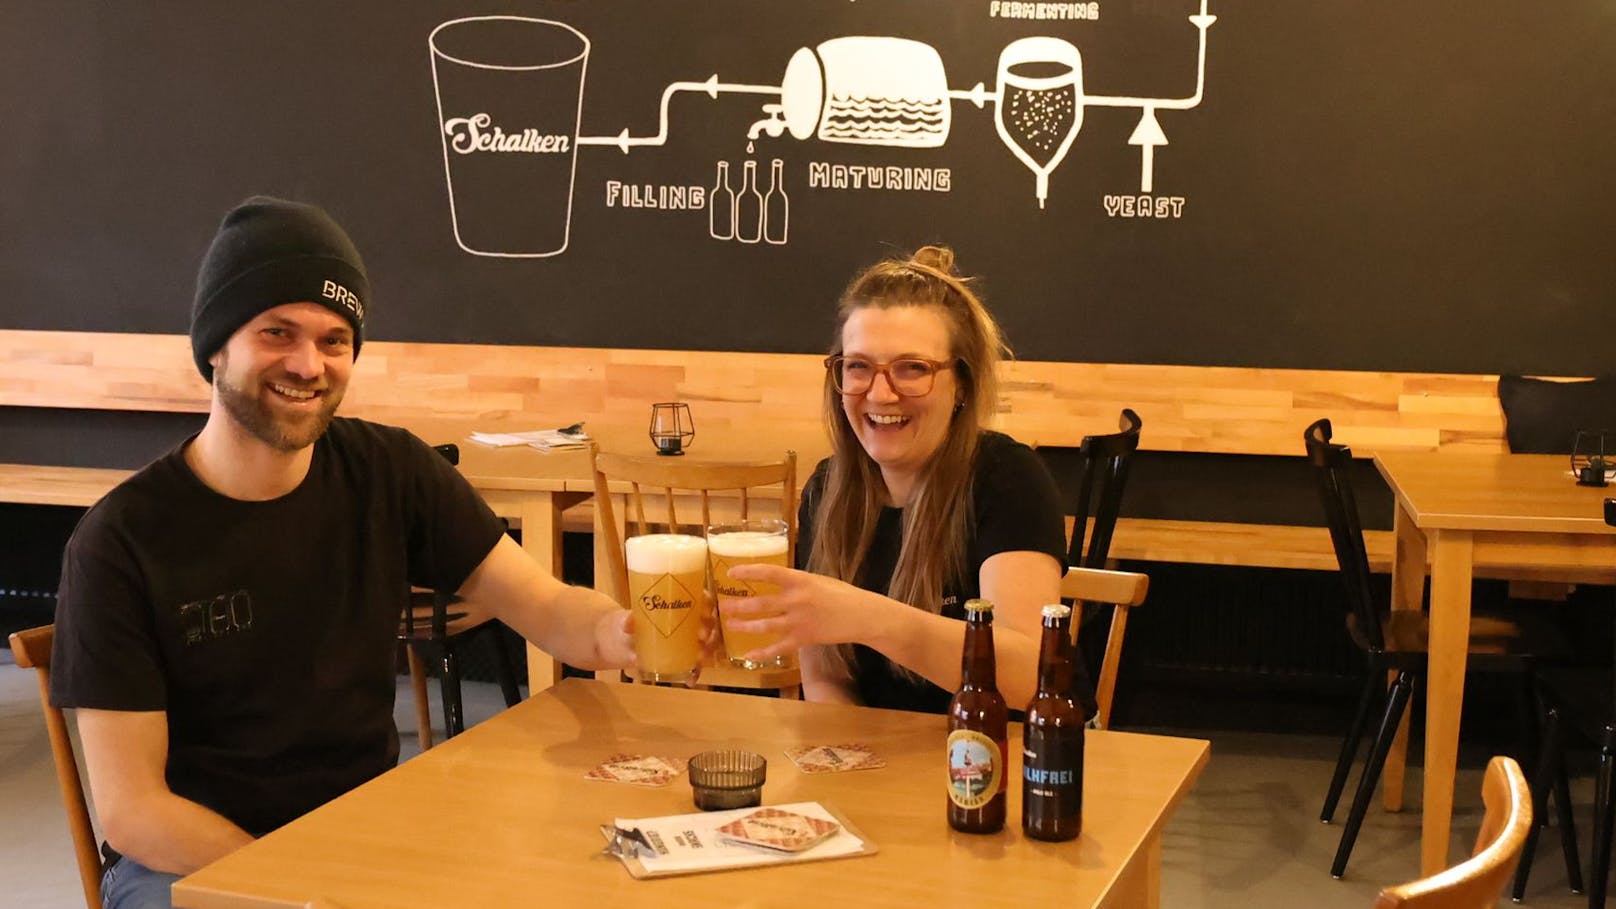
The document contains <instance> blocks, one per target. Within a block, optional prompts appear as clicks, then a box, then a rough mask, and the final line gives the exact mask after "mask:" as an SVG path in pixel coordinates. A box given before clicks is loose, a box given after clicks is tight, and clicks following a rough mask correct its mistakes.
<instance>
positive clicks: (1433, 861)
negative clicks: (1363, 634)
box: [1420, 530, 1475, 875]
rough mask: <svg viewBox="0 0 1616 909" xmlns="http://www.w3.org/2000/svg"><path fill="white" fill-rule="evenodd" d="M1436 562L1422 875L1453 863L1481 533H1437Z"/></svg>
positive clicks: (1427, 695)
mask: <svg viewBox="0 0 1616 909" xmlns="http://www.w3.org/2000/svg"><path fill="white" fill-rule="evenodd" d="M1434 537H1435V539H1434V541H1433V543H1434V545H1433V546H1432V550H1433V560H1432V563H1431V643H1430V656H1429V657H1428V660H1429V668H1428V669H1427V670H1426V686H1425V785H1424V787H1423V792H1424V796H1425V807H1424V812H1423V815H1422V824H1421V833H1420V874H1422V875H1432V874H1435V873H1437V872H1438V871H1441V870H1442V869H1444V868H1446V867H1447V866H1448V852H1449V849H1448V846H1449V843H1448V839H1449V832H1450V826H1451V823H1452V820H1453V776H1454V770H1455V767H1456V765H1457V764H1458V759H1459V714H1460V711H1461V710H1462V709H1463V707H1464V679H1465V661H1466V659H1467V657H1468V656H1469V649H1470V648H1469V640H1470V580H1471V572H1472V568H1473V563H1474V560H1475V537H1474V535H1473V534H1472V533H1471V532H1469V531H1463V530H1442V531H1437V532H1436V533H1435V534H1434Z"/></svg>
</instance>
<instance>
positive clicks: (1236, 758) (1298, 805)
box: [0, 664, 1592, 909]
mask: <svg viewBox="0 0 1616 909" xmlns="http://www.w3.org/2000/svg"><path fill="white" fill-rule="evenodd" d="M434 688H435V686H434ZM466 697H467V706H466V712H467V716H468V719H469V720H470V721H472V722H475V721H476V720H477V719H478V718H482V717H487V716H490V715H492V713H494V712H495V711H496V710H497V709H499V708H500V707H501V706H503V702H502V701H501V700H500V697H499V692H498V689H497V688H496V687H495V686H493V685H490V684H480V683H468V685H467V691H466ZM398 704H399V709H398V711H397V718H398V723H399V729H400V731H401V738H402V740H403V744H404V755H403V757H404V759H408V758H409V757H411V756H413V755H414V753H415V752H416V749H415V748H414V738H415V736H414V730H415V727H414V717H413V710H412V709H411V707H410V699H409V691H408V688H407V687H404V686H401V688H400V692H399V699H398ZM434 715H437V708H436V707H435V706H434ZM1161 731H1165V732H1168V733H1170V734H1197V735H1201V736H1203V737H1209V738H1211V739H1212V742H1213V746H1212V760H1211V762H1210V763H1209V764H1208V766H1207V769H1206V771H1205V773H1204V774H1203V775H1202V777H1201V780H1200V782H1199V784H1198V785H1197V786H1196V788H1195V789H1194V790H1193V791H1192V792H1191V793H1190V795H1189V797H1188V798H1187V800H1186V801H1185V803H1184V804H1183V805H1182V806H1181V807H1180V809H1179V811H1178V813H1177V815H1176V816H1175V818H1174V819H1173V821H1172V822H1171V824H1170V825H1169V826H1168V828H1167V833H1166V839H1165V847H1164V854H1163V867H1162V905H1163V906H1164V907H1169V909H1223V907H1229V909H1233V907H1241V909H1253V907H1257V909H1260V907H1270V906H1271V907H1287V909H1289V907H1294V906H1302V905H1305V906H1309V907H1314V909H1334V907H1342V909H1347V907H1352V909H1365V907H1368V906H1370V905H1372V904H1373V902H1374V899H1375V894H1376V893H1377V892H1378V891H1379V889H1380V888H1381V887H1382V886H1384V885H1386V884H1389V883H1394V882H1397V881H1400V880H1404V879H1407V878H1410V877H1413V876H1415V873H1416V871H1417V867H1416V866H1417V864H1418V859H1417V856H1418V851H1419V850H1418V841H1419V815H1418V813H1417V812H1415V811H1405V812H1403V813H1401V814H1396V815H1392V814H1386V813H1384V812H1382V811H1380V810H1379V809H1375V810H1374V811H1373V812H1372V813H1371V815H1370V817H1369V819H1368V820H1367V822H1366V823H1365V825H1364V828H1363V833H1362V835H1361V836H1360V838H1359V841H1358V845H1357V848H1356V850H1355V851H1354V853H1353V856H1352V865H1351V867H1350V868H1349V870H1348V877H1347V879H1345V880H1341V881H1335V880H1331V878H1330V876H1329V873H1328V871H1327V869H1328V867H1329V863H1330V858H1331V856H1332V854H1333V853H1334V850H1335V845H1336V838H1337V836H1338V835H1339V831H1340V828H1339V827H1338V826H1327V825H1323V824H1320V823H1319V821H1318V819H1317V812H1318V805H1319V801H1320V799H1322V797H1323V790H1324V786H1325V783H1326V781H1327V778H1328V775H1329V771H1330V765H1331V762H1332V761H1333V760H1334V751H1335V748H1336V747H1337V740H1335V739H1333V738H1330V737H1327V736H1320V735H1278V734H1268V733H1252V732H1220V731H1215V730H1214V731H1210V732H1199V733H1196V732H1193V731H1191V730H1184V729H1177V730H1161ZM1483 757H1484V756H1483V755H1479V754H1478V755H1465V756H1464V764H1465V765H1466V768H1463V769H1461V773H1460V778H1459V787H1458V798H1457V801H1458V804H1459V811H1458V814H1457V815H1456V817H1455V822H1454V829H1455V834H1454V835H1455V837H1456V839H1462V840H1464V841H1465V843H1466V844H1467V845H1468V843H1469V841H1470V840H1471V839H1473V838H1474V836H1475V832H1476V827H1477V824H1478V823H1479V821H1480V809H1479V795H1478V792H1479V786H1480V770H1479V767H1480V762H1481V760H1482V758H1483ZM1418 782H1419V776H1418V772H1417V770H1411V772H1410V790H1409V791H1410V793H1411V794H1415V793H1417V792H1418ZM1579 783H1580V785H1578V786H1577V787H1576V788H1575V789H1574V792H1573V795H1574V801H1575V802H1576V803H1577V811H1578V819H1579V821H1582V820H1583V819H1584V818H1586V817H1587V814H1588V811H1589V804H1590V803H1591V800H1592V785H1591V782H1590V781H1588V780H1586V779H1583V780H1581V781H1579ZM1414 797H1415V798H1416V799H1417V795H1415V796H1414ZM0 812H3V815H4V821H5V823H3V824H0V880H3V881H4V882H5V904H6V905H7V906H9V907H13V909H34V907H40V909H43V907H73V906H76V905H82V896H81V892H80V890H79V884H78V878H77V873H76V871H75V869H74V865H73V858H72V854H71V847H70V846H69V840H68V834H67V824H66V821H65V820H64V818H63V815H62V809H61V804H60V801H59V799H58V795H57V791H56V783H55V777H54V775H53V773H52V770H51V760H50V748H49V744H48V742H47V741H46V738H45V728H44V724H43V723H42V722H41V721H40V717H39V707H38V700H37V693H36V688H35V682H34V677H33V673H32V672H30V671H27V670H22V669H18V668H17V667H15V666H12V665H9V664H0ZM1342 813H1343V814H1344V813H1345V808H1344V807H1343V809H1342ZM1584 823H1585V821H1584ZM1582 833H1583V837H1584V843H1586V838H1587V833H1586V830H1585V829H1584V830H1582ZM1549 834H1550V835H1548V836H1544V837H1542V838H1541V845H1540V849H1539V852H1538V860H1537V862H1536V864H1535V866H1534V868H1533V873H1532V886H1531V889H1530V891H1529V892H1528V893H1527V899H1526V903H1525V905H1528V906H1533V907H1544V909H1560V907H1565V909H1570V907H1574V906H1580V905H1583V901H1582V900H1580V899H1579V898H1577V897H1575V896H1573V895H1572V894H1571V893H1570V892H1569V891H1568V890H1566V889H1565V872H1564V866H1563V865H1562V864H1561V861H1560V858H1559V852H1558V841H1557V839H1556V837H1555V836H1554V835H1553V831H1552V830H1550V831H1549ZM1584 848H1586V846H1585V847H1584ZM1506 904H1507V903H1506Z"/></svg>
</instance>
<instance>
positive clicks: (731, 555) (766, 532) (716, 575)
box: [707, 520, 792, 669]
mask: <svg viewBox="0 0 1616 909" xmlns="http://www.w3.org/2000/svg"><path fill="white" fill-rule="evenodd" d="M790 549H791V545H790V536H789V534H788V532H787V529H786V522H784V521H772V520H771V521H739V522H736V523H733V524H713V525H711V526H709V527H708V528H707V552H708V554H709V557H710V558H711V561H712V566H713V594H714V596H716V597H717V598H718V602H719V603H723V602H724V601H725V600H730V599H735V598H737V597H750V596H758V595H761V594H771V593H779V592H780V585H778V584H769V583H765V582H763V581H742V580H740V579H739V578H732V577H730V574H729V573H730V569H732V568H735V567H737V566H740V565H779V566H781V567H782V568H783V567H787V566H786V556H787V554H788V552H789V551H790ZM718 615H719V622H720V627H721V629H722V630H723V634H724V651H725V652H726V653H728V654H729V662H730V665H732V666H739V667H741V668H742V669H769V668H785V667H787V666H790V665H791V663H792V659H791V657H790V656H789V655H786V654H782V655H780V656H777V657H775V658H774V659H772V660H767V661H764V662H758V661H754V660H747V659H745V658H744V657H745V655H746V654H748V653H750V652H752V651H754V650H760V649H762V648H764V647H769V646H771V645H773V644H774V643H775V642H776V641H778V640H779V639H780V636H779V635H778V634H774V633H770V632H762V633H759V632H751V631H737V630H735V629H733V628H731V627H730V620H729V618H728V617H726V616H725V615H724V613H723V611H722V610H720V611H719V613H718Z"/></svg>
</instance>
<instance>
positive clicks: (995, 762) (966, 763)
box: [948, 729, 1004, 809]
mask: <svg viewBox="0 0 1616 909" xmlns="http://www.w3.org/2000/svg"><path fill="white" fill-rule="evenodd" d="M1003 784H1004V754H1003V752H1001V751H1000V750H999V743H998V742H995V741H994V740H992V739H990V738H988V737H987V736H985V735H983V734H982V733H980V732H977V731H976V730H974V729H956V730H955V731H953V732H950V733H949V734H948V798H949V800H950V801H952V802H953V803H954V804H955V805H958V806H959V807H961V808H966V809H970V808H981V807H982V806H983V805H986V804H987V803H988V802H990V801H992V800H993V797H994V796H995V795H998V793H999V787H1001V786H1002V785H1003Z"/></svg>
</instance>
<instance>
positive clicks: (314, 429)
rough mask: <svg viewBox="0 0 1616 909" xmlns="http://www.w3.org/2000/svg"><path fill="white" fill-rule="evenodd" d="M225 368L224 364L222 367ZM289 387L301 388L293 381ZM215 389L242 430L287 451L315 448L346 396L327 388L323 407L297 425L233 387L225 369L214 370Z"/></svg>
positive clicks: (243, 390) (273, 446)
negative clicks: (225, 373) (312, 446)
mask: <svg viewBox="0 0 1616 909" xmlns="http://www.w3.org/2000/svg"><path fill="white" fill-rule="evenodd" d="M223 365H224V364H223V363H220V366H221V367H222V366H223ZM285 384H287V385H289V386H291V387H294V388H295V387H297V386H296V385H295V384H293V383H290V382H288V383H285ZM214 386H215V387H216V388H218V390H219V400H220V402H221V403H223V404H224V409H225V412H227V413H229V414H230V416H231V418H232V419H234V420H235V421H236V423H237V424H238V425H240V426H241V428H243V429H245V430H247V432H249V433H251V434H252V436H253V437H254V438H256V439H258V440H259V441H261V442H263V443H264V444H265V445H268V446H269V447H271V448H273V449H275V450H276V451H283V452H294V451H300V450H302V449H304V448H307V447H308V446H310V445H313V444H314V443H315V442H316V441H317V440H318V439H319V438H320V437H321V436H323V435H325V431H326V428H327V427H329V426H330V425H331V418H332V417H334V416H335V415H336V412H337V405H338V404H341V403H342V394H341V393H340V392H337V393H335V394H333V393H332V389H330V388H327V389H326V392H325V394H324V395H323V396H322V397H321V398H320V408H319V409H318V410H316V411H314V412H313V413H311V414H309V415H308V418H307V419H304V420H300V421H297V422H293V421H291V420H286V419H281V418H279V417H277V416H276V415H275V413H274V411H272V410H271V409H270V407H269V405H267V404H265V403H264V402H263V400H262V398H260V397H259V396H257V395H253V394H251V393H249V392H248V391H247V390H246V389H244V388H241V387H239V386H236V385H232V384H231V383H230V381H229V380H228V379H226V378H225V377H224V372H223V370H222V369H216V370H214ZM271 393H273V392H271Z"/></svg>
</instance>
